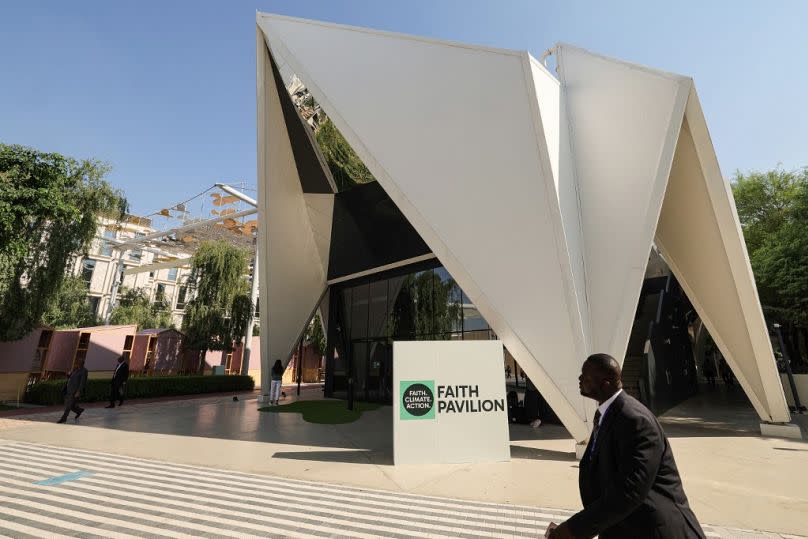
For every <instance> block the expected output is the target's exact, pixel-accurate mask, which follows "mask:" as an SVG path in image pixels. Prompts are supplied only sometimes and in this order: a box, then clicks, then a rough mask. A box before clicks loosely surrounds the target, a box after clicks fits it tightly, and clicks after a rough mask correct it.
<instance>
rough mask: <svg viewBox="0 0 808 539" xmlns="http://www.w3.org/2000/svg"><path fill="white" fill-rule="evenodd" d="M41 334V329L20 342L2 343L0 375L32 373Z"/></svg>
mask: <svg viewBox="0 0 808 539" xmlns="http://www.w3.org/2000/svg"><path fill="white" fill-rule="evenodd" d="M41 334H42V328H39V329H35V330H34V331H32V332H31V333H29V334H28V335H26V336H25V337H23V338H22V339H20V340H18V341H9V342H0V373H6V372H31V367H32V364H33V363H34V362H35V361H36V352H37V345H38V344H39V337H40V335H41ZM37 370H38V369H37Z"/></svg>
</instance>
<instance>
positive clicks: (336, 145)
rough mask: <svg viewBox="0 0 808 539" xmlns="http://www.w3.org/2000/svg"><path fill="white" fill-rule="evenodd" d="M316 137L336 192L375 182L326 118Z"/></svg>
mask: <svg viewBox="0 0 808 539" xmlns="http://www.w3.org/2000/svg"><path fill="white" fill-rule="evenodd" d="M316 137H317V144H319V146H320V150H321V151H322V152H323V156H324V157H325V160H326V163H327V164H328V168H329V169H330V170H331V175H332V176H334V181H335V182H336V184H337V189H338V190H340V191H344V190H346V189H350V188H351V187H354V186H355V185H358V184H360V183H369V182H372V181H376V179H375V178H374V177H373V174H371V173H370V171H369V170H368V169H367V167H366V166H365V164H364V163H363V162H362V160H361V159H359V156H357V155H356V153H355V152H354V151H353V149H352V148H351V146H350V145H349V144H348V141H346V140H345V138H344V137H343V136H342V134H341V133H340V132H339V131H338V130H337V128H336V127H335V126H334V124H333V122H331V120H329V119H327V118H326V119H325V120H324V121H323V123H321V124H320V127H319V128H318V129H317V133H316Z"/></svg>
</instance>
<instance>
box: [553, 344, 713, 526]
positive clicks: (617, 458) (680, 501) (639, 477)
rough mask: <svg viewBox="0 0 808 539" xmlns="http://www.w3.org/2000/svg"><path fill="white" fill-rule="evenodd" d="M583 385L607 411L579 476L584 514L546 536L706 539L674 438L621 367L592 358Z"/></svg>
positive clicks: (598, 417) (599, 415)
mask: <svg viewBox="0 0 808 539" xmlns="http://www.w3.org/2000/svg"><path fill="white" fill-rule="evenodd" d="M578 380H579V386H580V389H581V395H583V396H585V397H589V398H591V399H595V400H596V401H598V405H599V406H598V411H597V412H596V413H595V420H594V422H593V429H592V434H591V435H590V437H589V443H588V445H587V447H586V452H585V453H584V456H583V458H582V459H581V464H580V470H579V475H578V487H579V489H580V492H581V500H582V501H583V505H584V508H583V510H582V511H580V512H578V513H576V514H575V515H573V516H572V517H570V519H569V520H567V521H566V522H564V523H563V524H561V525H560V526H556V525H555V524H550V526H549V528H548V530H547V533H546V534H545V535H546V536H547V537H550V538H552V539H567V538H576V539H583V538H590V537H594V536H596V535H599V536H600V538H601V539H616V538H622V539H630V538H638V539H639V538H643V539H645V538H665V539H667V538H670V539H674V538H675V539H678V538H683V539H685V538H686V539H689V538H700V539H703V538H704V532H703V531H702V529H701V526H700V525H699V522H698V520H697V519H696V515H694V514H693V511H691V510H690V506H689V505H688V503H687V496H685V491H684V488H683V487H682V480H681V479H680V477H679V471H678V470H677V468H676V462H675V461H674V459H673V452H672V451H671V447H670V444H668V439H667V438H666V437H665V433H664V432H663V431H662V427H661V426H660V425H659V422H658V421H657V419H656V417H654V415H653V414H652V413H651V412H650V411H649V410H648V409H647V408H646V407H645V406H643V405H642V404H641V403H640V402H639V401H637V400H636V399H634V398H633V397H631V396H630V395H627V394H626V393H625V392H623V390H622V382H621V373H620V365H619V364H618V363H617V361H615V359H614V358H613V357H611V356H610V355H608V354H594V355H591V356H589V357H588V358H587V360H586V361H585V362H584V365H583V369H582V371H581V376H580V377H579V378H578Z"/></svg>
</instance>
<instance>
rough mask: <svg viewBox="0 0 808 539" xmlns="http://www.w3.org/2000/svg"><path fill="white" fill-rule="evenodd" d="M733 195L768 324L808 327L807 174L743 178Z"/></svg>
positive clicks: (737, 181) (772, 173)
mask: <svg viewBox="0 0 808 539" xmlns="http://www.w3.org/2000/svg"><path fill="white" fill-rule="evenodd" d="M733 195H734V196H735V205H736V207H737V208H738V216H739V218H740V221H741V226H742V227H743V231H744V237H745V239H746V246H747V250H748V251H749V258H750V261H751V263H752V269H753V271H754V274H755V280H756V281H757V286H758V291H759V293H760V297H761V302H762V303H763V306H764V312H765V313H766V315H767V316H768V317H769V318H770V320H769V322H775V321H777V322H781V323H787V324H796V325H802V326H804V325H806V324H808V169H803V170H800V171H794V172H787V171H783V170H779V169H778V170H772V171H769V172H765V173H758V172H755V173H750V174H747V175H743V174H740V173H738V174H737V175H736V177H735V181H734V184H733Z"/></svg>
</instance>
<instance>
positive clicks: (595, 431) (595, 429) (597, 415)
mask: <svg viewBox="0 0 808 539" xmlns="http://www.w3.org/2000/svg"><path fill="white" fill-rule="evenodd" d="M598 429H600V410H597V411H596V412H595V421H594V422H593V423H592V436H591V438H592V448H591V449H590V450H589V452H590V453H592V452H593V451H595V444H596V443H597V442H598Z"/></svg>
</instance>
